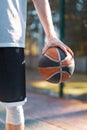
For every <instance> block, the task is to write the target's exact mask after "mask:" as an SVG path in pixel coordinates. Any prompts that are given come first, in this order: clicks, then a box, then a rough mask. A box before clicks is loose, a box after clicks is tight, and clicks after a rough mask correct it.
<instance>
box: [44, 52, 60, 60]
mask: <svg viewBox="0 0 87 130" xmlns="http://www.w3.org/2000/svg"><path fill="white" fill-rule="evenodd" d="M45 56H46V57H47V58H49V59H50V60H53V61H55V62H60V61H58V60H54V59H53V58H51V57H49V56H48V55H46V54H45Z"/></svg>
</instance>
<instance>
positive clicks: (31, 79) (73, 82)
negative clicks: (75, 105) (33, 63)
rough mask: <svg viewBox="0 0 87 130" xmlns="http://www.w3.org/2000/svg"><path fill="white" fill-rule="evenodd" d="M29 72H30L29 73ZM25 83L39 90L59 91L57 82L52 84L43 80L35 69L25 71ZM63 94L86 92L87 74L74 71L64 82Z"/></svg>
mask: <svg viewBox="0 0 87 130" xmlns="http://www.w3.org/2000/svg"><path fill="white" fill-rule="evenodd" d="M29 73H30V74H29ZM27 84H28V85H31V86H34V87H36V88H37V89H40V90H44V89H47V90H51V91H52V92H54V93H56V94H57V93H59V88H60V87H59V84H52V83H49V82H47V81H44V80H43V79H41V77H40V76H39V74H38V72H37V71H36V70H28V71H27ZM63 91H64V94H66V95H69V94H72V95H77V96H78V95H82V94H86V93H87V75H86V74H77V73H75V74H74V75H73V76H72V77H71V79H70V80H68V81H67V82H66V83H65V87H64V89H63Z"/></svg>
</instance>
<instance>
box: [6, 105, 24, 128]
mask: <svg viewBox="0 0 87 130" xmlns="http://www.w3.org/2000/svg"><path fill="white" fill-rule="evenodd" d="M6 130H24V112H23V108H22V106H17V107H16V106H15V107H7V108H6Z"/></svg>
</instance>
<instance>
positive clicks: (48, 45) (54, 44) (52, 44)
mask: <svg viewBox="0 0 87 130" xmlns="http://www.w3.org/2000/svg"><path fill="white" fill-rule="evenodd" d="M51 47H59V48H61V49H62V50H63V51H64V53H65V54H66V55H68V53H67V52H69V53H70V54H71V55H72V57H74V53H73V51H72V50H71V49H70V48H69V47H68V46H67V45H65V44H64V43H62V42H61V41H60V42H59V41H57V40H56V41H55V42H51V43H48V44H46V45H45V47H44V48H43V50H42V54H44V53H45V52H46V51H47V50H48V49H49V48H51Z"/></svg>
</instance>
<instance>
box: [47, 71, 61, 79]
mask: <svg viewBox="0 0 87 130" xmlns="http://www.w3.org/2000/svg"><path fill="white" fill-rule="evenodd" d="M55 74H60V73H59V72H55V73H54V74H52V75H51V76H49V77H48V78H47V79H46V80H49V79H50V78H51V77H53V76H55Z"/></svg>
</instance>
